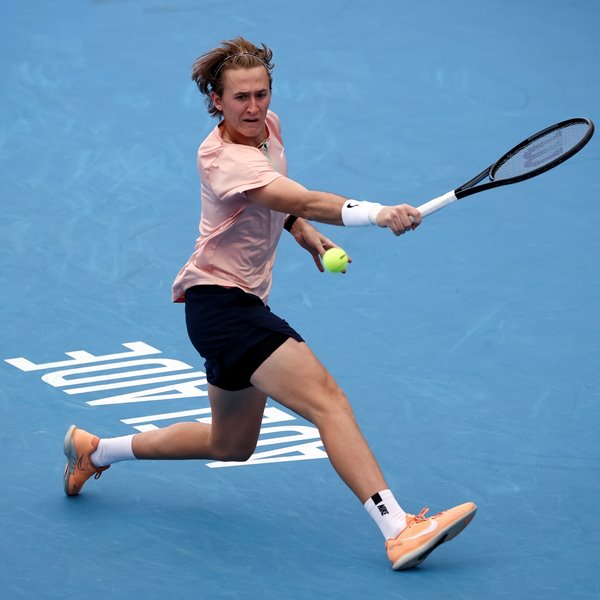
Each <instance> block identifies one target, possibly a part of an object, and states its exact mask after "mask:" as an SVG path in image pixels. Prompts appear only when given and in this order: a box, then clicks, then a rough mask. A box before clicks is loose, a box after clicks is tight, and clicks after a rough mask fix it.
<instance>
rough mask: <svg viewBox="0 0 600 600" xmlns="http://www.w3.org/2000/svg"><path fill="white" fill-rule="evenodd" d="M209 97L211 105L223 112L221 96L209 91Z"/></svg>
mask: <svg viewBox="0 0 600 600" xmlns="http://www.w3.org/2000/svg"><path fill="white" fill-rule="evenodd" d="M210 99H211V101H212V103H213V106H214V107H215V108H216V109H217V110H218V111H221V112H223V102H222V101H221V97H220V96H219V95H218V94H217V93H216V92H211V93H210Z"/></svg>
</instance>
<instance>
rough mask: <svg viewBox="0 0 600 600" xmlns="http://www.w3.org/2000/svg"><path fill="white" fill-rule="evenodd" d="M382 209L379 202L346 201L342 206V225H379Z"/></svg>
mask: <svg viewBox="0 0 600 600" xmlns="http://www.w3.org/2000/svg"><path fill="white" fill-rule="evenodd" d="M382 208H383V205H381V204H378V203H377V202H365V201H359V200H346V202H344V206H342V223H343V224H344V225H345V226H346V227H362V226H364V225H377V215H378V214H379V212H380V211H381V209H382Z"/></svg>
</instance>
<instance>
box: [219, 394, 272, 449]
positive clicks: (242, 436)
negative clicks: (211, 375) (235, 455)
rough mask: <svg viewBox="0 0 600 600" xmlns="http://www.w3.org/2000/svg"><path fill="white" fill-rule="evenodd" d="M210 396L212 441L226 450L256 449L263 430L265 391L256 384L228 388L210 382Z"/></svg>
mask: <svg viewBox="0 0 600 600" xmlns="http://www.w3.org/2000/svg"><path fill="white" fill-rule="evenodd" d="M208 398H209V401H210V407H211V413H212V428H211V444H212V445H213V446H216V447H219V448H222V449H224V450H227V449H230V450H232V451H236V450H237V451H243V450H245V449H246V450H249V449H252V450H253V449H254V448H255V447H256V442H257V440H258V436H259V434H260V427H261V424H262V418H263V413H264V410H265V404H266V401H267V397H266V395H265V394H264V393H263V392H261V391H259V390H258V389H256V388H255V387H248V388H245V389H243V390H238V391H228V390H223V389H221V388H218V387H216V386H214V385H210V384H209V386H208Z"/></svg>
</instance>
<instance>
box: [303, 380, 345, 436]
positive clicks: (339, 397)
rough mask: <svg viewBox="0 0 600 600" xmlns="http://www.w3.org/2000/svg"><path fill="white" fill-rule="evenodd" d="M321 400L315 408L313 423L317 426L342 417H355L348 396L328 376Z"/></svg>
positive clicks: (324, 382)
mask: <svg viewBox="0 0 600 600" xmlns="http://www.w3.org/2000/svg"><path fill="white" fill-rule="evenodd" d="M319 399H320V400H319V402H318V403H317V404H316V405H315V406H314V407H313V419H314V420H313V422H314V423H315V424H317V425H318V423H319V422H321V421H323V420H328V419H339V418H340V416H342V415H343V416H351V417H352V416H353V413H352V407H351V406H350V402H349V401H348V398H347V396H346V394H344V392H343V391H342V389H341V388H340V387H339V386H338V385H337V383H336V382H335V381H334V379H333V377H331V376H328V377H327V378H326V379H325V380H324V381H323V388H322V392H321V394H320V395H319Z"/></svg>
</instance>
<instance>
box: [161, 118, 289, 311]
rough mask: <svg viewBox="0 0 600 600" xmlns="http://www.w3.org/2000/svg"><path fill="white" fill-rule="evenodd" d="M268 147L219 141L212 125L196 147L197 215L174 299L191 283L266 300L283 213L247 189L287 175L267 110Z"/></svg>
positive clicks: (180, 298) (275, 121)
mask: <svg viewBox="0 0 600 600" xmlns="http://www.w3.org/2000/svg"><path fill="white" fill-rule="evenodd" d="M266 125H267V148H266V149H265V148H261V149H259V148H254V147H251V146H244V145H242V144H233V143H229V142H225V141H223V137H222V134H221V128H220V127H219V126H218V125H217V126H216V127H215V128H214V129H213V130H212V131H211V133H210V134H209V135H208V137H207V138H206V139H205V140H204V142H202V144H201V145H200V148H199V149H198V170H199V172H200V180H201V196H202V213H201V217H200V236H199V237H198V239H197V240H196V245H195V250H194V253H193V254H192V256H191V257H190V259H189V260H188V261H187V263H186V264H185V266H184V267H183V268H182V269H181V271H179V273H178V275H177V277H176V278H175V281H174V283H173V289H172V292H173V293H172V297H173V301H174V302H183V301H184V300H185V290H187V289H188V288H190V287H192V286H195V285H220V286H224V287H238V288H241V289H242V290H244V291H245V292H248V293H250V294H254V295H255V296H258V297H259V298H261V299H262V300H263V302H265V303H266V301H267V298H268V296H269V292H270V290H271V280H272V271H273V263H274V262H275V251H276V248H277V243H278V242H279V238H280V237H281V232H282V231H283V222H284V220H285V218H286V216H287V215H286V214H284V213H281V212H276V211H274V210H271V209H269V208H266V207H264V206H260V205H258V204H254V203H252V202H250V200H248V198H247V197H246V192H247V191H248V190H252V189H255V188H259V187H263V186H265V185H268V184H269V183H271V182H272V181H274V180H275V179H277V178H278V177H281V176H287V160H286V157H285V151H284V148H283V140H282V138H281V125H280V122H279V118H278V117H277V115H276V114H275V113H273V112H271V111H268V113H267V118H266Z"/></svg>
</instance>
